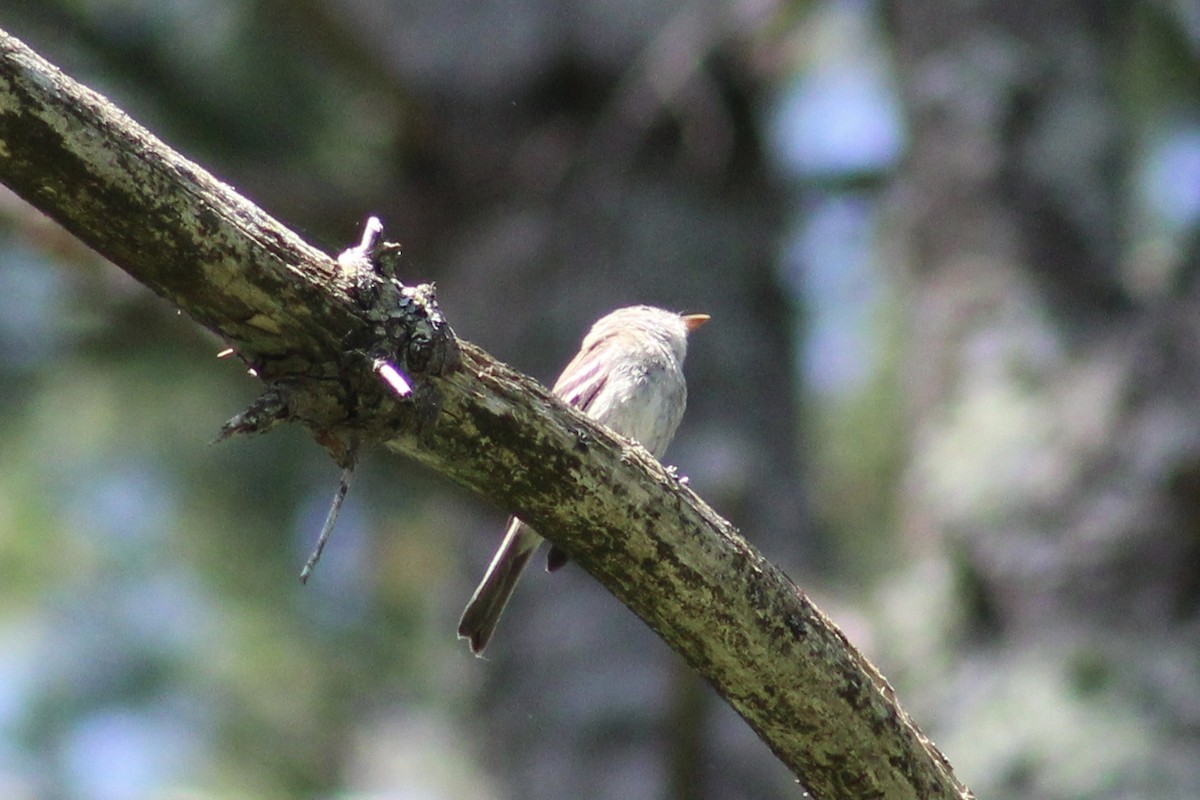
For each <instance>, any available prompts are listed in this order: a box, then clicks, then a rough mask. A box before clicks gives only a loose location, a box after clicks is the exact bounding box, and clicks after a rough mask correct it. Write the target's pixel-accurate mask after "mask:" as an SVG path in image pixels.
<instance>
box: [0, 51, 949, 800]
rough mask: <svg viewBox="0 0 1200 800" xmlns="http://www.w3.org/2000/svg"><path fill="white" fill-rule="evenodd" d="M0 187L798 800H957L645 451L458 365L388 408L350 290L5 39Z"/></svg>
mask: <svg viewBox="0 0 1200 800" xmlns="http://www.w3.org/2000/svg"><path fill="white" fill-rule="evenodd" d="M0 180H2V181H3V182H4V183H6V184H7V185H8V186H10V187H11V188H12V189H13V190H15V191H16V192H17V193H18V194H20V195H21V196H22V197H24V198H25V199H26V200H27V201H29V202H30V203H32V204H33V205H34V206H36V207H37V208H39V209H40V210H42V211H43V212H45V213H46V214H48V215H49V216H50V217H52V218H54V219H55V220H57V221H58V222H60V223H61V224H62V225H63V226H65V227H66V228H67V229H68V230H70V231H71V232H72V233H74V234H75V235H76V236H78V237H79V238H80V239H81V240H83V241H84V242H85V243H87V244H88V245H89V246H91V247H92V248H94V249H95V250H96V251H98V252H99V253H101V254H102V255H104V256H106V257H108V258H109V259H110V260H112V261H113V262H114V263H115V264H117V265H118V266H119V267H121V268H122V269H124V270H125V271H127V272H128V273H129V274H130V275H132V276H133V277H134V278H136V279H137V280H139V281H141V282H142V283H144V284H146V285H147V286H149V287H150V288H151V289H153V290H154V291H155V292H157V293H159V294H160V295H162V296H164V297H166V298H167V299H169V300H170V301H171V302H173V303H175V304H176V305H177V306H178V307H179V308H181V309H182V310H184V311H186V312H187V313H188V314H189V315H190V316H191V317H192V318H193V319H195V320H196V321H197V322H199V323H200V324H202V325H204V326H205V327H207V328H209V329H211V330H213V331H215V332H217V333H218V334H219V335H220V336H222V337H223V338H225V339H226V340H227V341H228V342H229V343H230V345H231V346H232V347H234V348H235V349H236V351H237V352H238V354H239V355H240V356H241V357H242V358H243V359H245V360H246V361H247V362H248V363H250V364H251V365H252V366H253V367H254V368H255V370H256V371H257V372H258V374H259V375H260V377H262V378H263V380H264V381H266V382H267V384H268V387H269V391H268V394H267V395H265V397H268V398H269V402H267V403H265V405H264V408H266V409H267V410H266V411H262V412H261V413H262V414H263V415H264V418H269V419H271V420H276V419H288V420H292V421H298V422H301V423H302V424H304V425H306V426H307V427H308V428H309V429H310V430H311V431H312V432H313V433H314V435H315V437H316V438H317V440H318V441H319V442H321V443H322V444H324V445H326V446H327V447H330V448H331V449H332V450H334V452H335V456H337V455H338V452H339V450H338V449H339V446H340V447H342V448H344V447H345V446H346V443H348V442H366V443H370V442H384V443H385V444H386V445H387V446H388V447H390V448H391V449H393V450H396V451H398V452H400V453H403V454H404V455H407V456H409V457H411V458H413V459H415V460H417V461H419V462H421V463H422V464H425V465H427V466H428V467H429V468H431V469H433V470H435V471H437V472H439V473H441V474H443V475H446V476H448V477H450V478H452V479H453V480H455V481H457V482H458V483H460V484H462V485H463V486H465V487H467V488H468V489H470V490H471V491H473V492H475V493H477V494H479V495H481V496H482V497H485V498H487V499H489V500H491V501H493V502H494V503H496V504H497V505H499V506H501V507H503V508H506V509H508V510H510V511H513V512H515V513H517V514H519V515H520V516H521V517H522V518H523V519H525V520H527V521H528V522H530V523H531V524H532V525H534V526H535V527H536V528H537V529H538V531H539V532H540V533H542V534H543V535H544V536H546V538H548V539H550V540H551V541H552V542H554V543H555V544H556V545H558V546H559V547H561V548H562V549H563V550H565V551H566V552H567V553H568V554H569V555H570V556H571V557H572V558H573V559H574V560H575V561H577V562H578V563H579V564H580V565H581V566H582V567H583V568H584V569H586V570H587V571H588V572H589V573H591V574H592V575H593V576H594V577H595V578H596V579H597V580H599V581H600V582H601V583H602V584H603V585H604V586H605V587H607V588H608V589H609V590H610V591H611V592H612V593H613V594H615V595H616V596H617V597H618V598H620V600H621V601H622V602H624V603H625V604H626V605H627V606H629V608H630V609H632V610H633V611H634V612H635V613H636V614H637V615H638V616H639V617H641V618H642V619H643V620H645V622H646V623H647V624H648V625H649V626H650V627H651V628H653V629H654V630H655V631H656V632H657V633H658V634H659V635H660V636H661V637H662V638H663V639H664V640H665V641H666V642H667V644H669V645H670V646H671V647H672V648H674V649H675V650H676V651H678V652H679V653H681V654H682V655H683V657H684V658H685V659H686V660H687V662H688V663H689V664H690V665H691V666H692V668H694V669H695V670H696V671H697V672H699V673H700V674H701V675H703V676H704V677H705V678H706V679H707V680H708V681H709V682H711V683H712V685H713V686H714V687H715V688H716V689H717V691H718V692H719V693H720V694H721V695H722V696H723V697H724V698H725V699H726V700H727V701H728V702H729V703H730V704H731V705H732V706H733V707H734V708H735V709H737V711H738V712H739V713H740V714H741V715H742V716H743V717H744V718H745V719H746V721H747V722H748V723H749V724H750V725H751V727H753V728H754V730H755V731H756V732H757V733H758V734H759V736H760V737H761V738H762V739H763V740H764V741H765V742H766V743H767V744H768V745H769V746H770V748H771V749H772V750H773V751H774V752H775V754H776V755H777V756H778V757H779V758H780V759H781V760H782V761H783V762H784V763H785V764H787V765H788V766H789V767H790V768H791V769H792V771H793V772H794V773H795V774H796V776H797V777H798V778H799V779H800V781H801V782H802V783H803V784H804V785H805V786H806V787H807V788H808V789H809V791H810V792H811V793H812V795H813V796H814V797H817V798H846V799H847V800H849V799H850V798H854V800H859V799H860V798H884V797H886V798H964V797H970V792H969V791H968V790H967V789H966V787H964V786H963V785H962V784H960V783H959V782H958V781H957V780H956V779H955V777H954V775H953V772H952V770H951V768H950V766H949V764H948V763H947V762H946V760H945V758H944V757H943V756H942V755H941V753H940V752H938V750H937V749H936V747H934V745H933V744H932V743H931V742H929V741H928V740H927V739H926V738H925V737H924V736H923V735H922V734H921V732H920V731H919V730H918V729H917V727H916V726H915V725H914V724H913V723H912V721H911V720H910V719H909V717H908V715H907V714H905V712H904V711H903V710H902V709H901V708H900V706H899V705H898V704H897V702H896V699H895V696H894V693H893V691H892V689H891V687H890V686H888V684H887V682H886V681H885V680H884V679H883V678H882V677H881V676H880V675H879V673H878V672H877V671H876V670H875V668H874V667H873V666H872V665H871V664H870V663H869V662H868V661H867V660H866V659H865V658H863V656H862V655H861V654H860V653H859V652H858V651H857V650H855V649H854V647H853V646H851V645H850V643H849V642H847V641H846V638H845V637H844V636H843V635H842V633H841V632H840V631H839V630H838V629H837V628H836V627H835V626H834V625H833V624H832V623H831V622H830V621H829V620H828V619H826V617H825V616H824V615H823V614H822V613H821V612H820V611H819V610H818V609H817V608H816V607H814V606H813V605H812V604H811V603H810V602H809V601H808V600H807V598H806V597H805V596H804V594H803V593H802V592H801V591H800V590H799V589H797V588H796V586H795V585H794V584H793V583H792V582H791V581H790V580H789V579H788V578H787V576H785V575H784V574H783V573H782V572H780V571H779V570H778V569H776V568H775V567H773V566H772V565H771V564H769V563H768V562H767V561H765V560H764V559H763V558H762V557H761V556H760V555H759V554H758V553H757V552H756V551H755V550H754V549H753V548H751V547H750V546H749V545H748V544H747V543H746V542H745V541H744V540H742V538H741V537H740V536H739V535H738V534H737V532H736V531H735V530H734V529H733V528H732V527H731V526H730V525H729V523H727V522H725V521H724V520H722V519H721V518H720V517H719V516H717V515H716V514H715V513H714V512H713V511H712V509H710V508H709V507H708V506H707V505H706V504H705V503H704V502H703V501H702V500H701V499H700V498H699V497H697V496H696V495H695V494H694V493H693V492H692V491H691V490H690V489H688V488H687V487H686V486H684V485H682V484H680V482H679V481H677V480H676V479H675V478H674V477H673V476H672V475H670V474H669V473H668V472H667V471H666V470H665V469H664V468H663V467H662V465H660V464H659V463H658V462H657V461H655V460H654V459H653V458H651V457H650V456H649V454H647V453H646V452H645V451H644V450H643V449H642V448H641V447H638V446H635V445H631V444H630V443H628V442H627V441H625V440H622V439H620V438H618V437H616V436H615V435H613V434H612V433H610V432H609V431H608V430H607V429H604V428H602V427H600V426H598V425H597V424H596V423H595V422H592V421H591V420H589V419H587V418H585V417H583V416H582V415H580V414H578V413H576V412H575V411H573V410H572V409H569V408H567V407H566V406H564V405H563V404H562V403H560V402H559V401H558V400H557V399H556V398H554V397H553V396H552V395H551V394H550V393H549V392H548V391H547V390H546V389H545V388H543V387H542V386H540V385H538V384H537V383H536V382H534V381H533V380H531V379H529V378H527V377H525V376H523V375H521V374H519V373H517V372H515V371H513V370H511V369H510V368H508V367H507V366H505V365H504V364H501V363H499V362H497V361H495V360H494V359H492V358H491V357H490V356H488V355H487V354H486V353H485V352H483V351H482V350H480V349H478V348H476V347H473V346H471V345H469V344H466V343H460V347H461V367H460V368H458V369H457V370H446V371H444V372H442V373H441V374H439V373H438V371H436V370H435V371H432V372H430V373H429V374H428V375H426V376H425V377H424V381H425V383H426V384H427V385H428V386H430V387H432V391H434V392H435V393H436V401H433V402H429V403H426V404H424V405H423V404H422V403H420V402H413V401H412V400H406V399H403V398H400V397H397V396H396V395H395V394H393V393H389V392H388V391H387V389H386V388H385V387H384V386H383V384H382V383H381V381H379V380H378V379H377V378H376V376H375V375H374V373H373V372H372V369H371V366H370V360H369V359H364V358H362V356H363V353H362V350H361V348H362V346H363V343H369V342H371V339H372V337H373V336H377V335H378V332H379V326H378V324H377V323H378V319H377V318H374V317H373V316H372V312H371V309H370V307H369V306H364V305H363V303H361V302H360V298H359V297H357V296H356V290H355V281H354V276H353V275H351V274H348V273H347V271H346V270H342V269H339V268H338V266H337V265H336V264H335V262H334V261H333V260H332V259H331V258H330V257H329V256H328V255H326V254H324V253H321V252H318V251H317V250H315V249H314V248H312V247H310V246H309V245H307V244H306V243H304V242H303V241H301V240H300V238H299V237H297V236H296V235H295V234H293V233H292V232H291V231H289V230H288V229H286V228H285V227H283V226H282V225H280V224H279V223H277V222H275V221H274V220H273V219H271V218H270V217H269V216H267V215H266V214H265V213H263V212H262V211H260V210H259V209H258V208H256V207H255V206H254V205H252V204H251V203H250V202H248V201H247V200H245V199H243V198H241V197H239V196H238V195H237V194H236V193H235V192H234V191H233V190H232V189H231V188H230V187H228V186H226V185H224V184H222V183H220V182H219V181H217V180H216V179H214V178H213V177H212V176H211V175H209V174H208V173H207V172H205V171H204V170H203V169H201V168H200V167H199V166H197V165H195V164H193V163H191V162H189V161H187V160H186V159H184V158H182V157H181V156H179V155H178V154H177V153H175V152H173V151H172V150H171V149H170V148H168V147H167V146H166V145H165V144H163V143H162V142H161V141H159V140H158V139H156V138H154V137H153V136H152V135H151V134H150V133H148V132H147V131H145V130H144V129H142V128H141V127H139V126H138V125H137V124H136V123H134V122H133V121H132V120H130V119H129V118H128V117H126V116H125V115H124V114H123V113H121V112H120V111H119V110H117V109H116V108H114V107H113V106H112V105H111V104H109V103H108V102H107V101H106V100H105V99H104V98H103V97H101V96H100V95H98V94H96V93H95V92H92V91H90V90H88V89H86V88H84V87H82V86H80V85H78V84H76V83H75V82H73V81H71V80H70V79H69V78H67V77H66V76H64V75H62V74H61V73H60V72H59V71H58V70H57V69H55V68H54V67H53V66H51V65H50V64H48V63H47V62H45V61H44V60H42V59H41V58H40V57H38V56H37V55H36V54H34V53H33V52H32V51H30V50H29V49H28V48H26V47H25V46H24V45H23V44H21V43H20V42H19V41H17V40H16V39H14V38H12V37H10V36H8V35H7V34H4V33H3V32H2V31H0ZM243 421H244V420H243Z"/></svg>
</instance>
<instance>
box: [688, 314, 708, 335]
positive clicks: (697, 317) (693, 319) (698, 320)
mask: <svg viewBox="0 0 1200 800" xmlns="http://www.w3.org/2000/svg"><path fill="white" fill-rule="evenodd" d="M710 319H712V317H710V316H709V315H708V314H684V315H683V324H684V325H686V326H687V329H688V333H691V332H692V331H694V330H696V328H699V327H700V326H701V325H703V324H704V323H706V322H708V321H709V320H710Z"/></svg>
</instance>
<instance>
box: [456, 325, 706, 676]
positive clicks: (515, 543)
mask: <svg viewBox="0 0 1200 800" xmlns="http://www.w3.org/2000/svg"><path fill="white" fill-rule="evenodd" d="M709 319H710V318H709V316H708V315H707V314H678V313H675V312H673V311H666V310H664V309H661V308H655V307H653V306H645V305H638V306H629V307H626V308H619V309H617V310H616V311H613V312H611V313H609V314H607V315H606V316H604V317H601V318H600V319H599V320H598V321H597V322H596V323H595V324H594V325H592V327H591V330H589V331H588V333H587V335H586V336H584V337H583V343H582V345H581V346H580V348H579V352H578V353H577V354H576V355H575V357H574V358H573V359H571V362H570V363H569V364H567V366H566V368H565V369H564V370H563V371H562V374H561V375H560V376H559V377H558V380H557V381H556V382H555V384H554V388H553V392H554V394H555V395H557V396H558V397H559V398H560V399H561V400H563V401H564V402H565V403H567V404H568V405H571V406H574V407H575V408H578V409H579V410H580V411H582V412H584V413H585V414H587V415H588V416H589V417H591V418H592V419H594V420H596V421H598V422H601V423H603V424H605V425H607V426H608V427H609V428H610V429H612V430H613V431H614V432H616V433H619V434H621V435H622V436H625V437H626V438H629V439H633V440H634V441H636V442H638V443H640V444H641V445H642V446H643V447H645V448H646V449H647V450H648V451H650V453H651V454H652V455H653V456H654V457H655V458H662V456H663V454H664V453H665V452H666V449H667V445H669V444H670V443H671V439H672V438H673V437H674V436H675V430H676V429H677V428H678V427H679V423H680V421H681V420H682V419H683V412H684V409H685V408H686V406H687V383H686V382H685V380H684V376H683V360H684V357H685V356H686V355H687V337H688V334H689V333H690V332H692V331H694V330H696V329H697V328H699V327H700V326H701V325H703V324H704V323H706V322H708V320H709ZM542 541H543V539H542V537H541V536H539V535H538V534H537V533H536V532H535V531H534V530H533V529H532V528H530V527H529V526H528V525H526V524H525V523H523V522H522V521H521V520H519V519H517V518H516V517H512V518H510V519H509V522H508V527H507V529H506V532H505V535H504V540H503V542H501V544H500V548H499V549H498V550H497V551H496V555H495V556H494V557H493V558H492V562H491V564H490V565H489V566H488V568H487V572H486V573H485V574H484V576H483V580H482V581H481V582H480V583H479V586H478V588H476V589H475V593H474V594H473V595H472V596H471V599H470V601H469V602H468V603H467V607H466V609H465V610H464V611H463V615H462V618H461V619H460V620H459V623H458V635H459V638H462V639H466V640H467V641H468V644H469V645H470V648H471V652H472V653H474V654H475V655H477V656H481V655H482V654H483V651H484V648H486V647H487V644H488V642H489V641H490V640H491V638H492V634H493V632H494V631H495V629H496V623H497V622H499V620H500V615H501V614H502V613H503V611H504V607H505V606H506V605H507V604H508V601H509V598H510V597H511V596H512V593H513V590H514V589H515V588H516V586H517V581H518V579H519V578H520V577H521V572H522V571H523V570H524V569H525V566H526V564H528V563H529V559H530V558H531V557H532V556H533V553H534V551H535V550H537V548H538V546H539V545H540V544H541V543H542ZM566 562H567V556H566V553H564V552H563V551H562V550H559V549H558V548H557V547H553V546H551V548H550V552H549V554H548V556H547V559H546V569H547V570H548V571H550V572H553V571H555V570H556V569H558V568H559V567H561V566H563V565H564V564H565V563H566Z"/></svg>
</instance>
